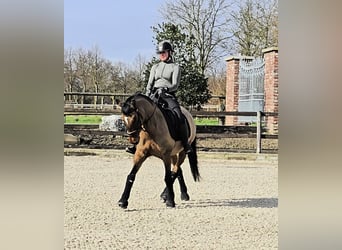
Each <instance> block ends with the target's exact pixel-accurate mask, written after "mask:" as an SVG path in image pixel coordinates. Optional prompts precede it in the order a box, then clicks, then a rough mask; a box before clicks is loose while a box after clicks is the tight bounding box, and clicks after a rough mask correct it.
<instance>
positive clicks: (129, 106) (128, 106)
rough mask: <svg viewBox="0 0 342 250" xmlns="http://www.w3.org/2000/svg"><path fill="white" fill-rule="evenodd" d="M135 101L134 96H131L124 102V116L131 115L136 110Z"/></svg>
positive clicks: (122, 109) (122, 108)
mask: <svg viewBox="0 0 342 250" xmlns="http://www.w3.org/2000/svg"><path fill="white" fill-rule="evenodd" d="M134 105H135V101H134V96H130V97H129V98H127V100H126V101H125V102H124V104H123V105H122V107H121V112H122V113H123V114H124V115H129V114H131V113H132V112H133V111H134V110H135V106H134Z"/></svg>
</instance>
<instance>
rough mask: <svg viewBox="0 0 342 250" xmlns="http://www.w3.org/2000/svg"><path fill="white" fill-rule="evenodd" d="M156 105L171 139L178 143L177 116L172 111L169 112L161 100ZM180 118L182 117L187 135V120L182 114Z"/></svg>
mask: <svg viewBox="0 0 342 250" xmlns="http://www.w3.org/2000/svg"><path fill="white" fill-rule="evenodd" d="M157 105H158V107H159V109H160V110H161V112H162V113H163V115H164V118H165V120H166V123H167V126H168V128H169V132H170V135H171V137H172V138H173V139H174V140H175V141H179V140H180V139H181V138H180V132H179V129H180V126H179V123H180V122H179V119H178V116H177V114H176V113H175V112H174V111H173V110H171V109H169V108H168V107H167V103H166V102H165V101H163V99H162V98H159V99H158V102H157ZM182 116H183V117H184V120H185V123H186V129H187V131H188V134H190V126H189V123H188V120H187V119H186V117H185V116H184V114H182Z"/></svg>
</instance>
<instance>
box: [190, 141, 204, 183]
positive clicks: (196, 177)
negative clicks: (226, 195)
mask: <svg viewBox="0 0 342 250" xmlns="http://www.w3.org/2000/svg"><path fill="white" fill-rule="evenodd" d="M196 140H197V138H196V137H195V139H194V141H193V142H192V143H191V148H192V152H191V153H188V159H189V164H190V168H191V173H192V176H193V177H194V180H195V181H199V180H200V178H201V176H200V174H199V171H198V162H197V149H196Z"/></svg>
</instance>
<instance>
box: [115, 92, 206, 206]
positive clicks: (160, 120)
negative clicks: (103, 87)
mask: <svg viewBox="0 0 342 250" xmlns="http://www.w3.org/2000/svg"><path fill="white" fill-rule="evenodd" d="M181 111H182V113H183V115H184V116H185V118H186V120H187V123H188V125H189V126H188V127H189V133H188V134H189V144H190V145H191V148H192V152H190V153H188V160H189V164H190V169H191V173H192V176H193V179H194V181H199V180H200V173H199V169H198V161H197V151H196V125H195V122H194V120H193V118H192V116H191V114H190V113H189V111H187V110H186V109H185V108H184V107H181ZM121 112H122V119H123V121H124V123H125V125H126V129H127V135H128V136H129V140H130V142H131V143H133V144H136V151H135V153H134V156H133V167H132V169H131V171H130V173H129V174H128V176H127V179H126V184H125V188H124V191H123V193H122V195H121V198H120V200H119V201H118V205H119V206H120V207H121V208H124V209H125V208H127V206H128V199H129V196H130V193H131V189H132V186H133V183H134V180H135V176H136V174H137V172H138V171H139V169H140V167H141V166H142V164H143V162H144V161H145V160H146V159H147V158H148V157H150V156H155V157H158V158H160V159H161V160H162V161H163V163H164V167H165V176H164V181H165V184H166V187H165V189H164V191H163V192H162V194H161V197H162V199H163V200H164V202H165V204H166V206H167V207H175V201H174V191H173V183H174V181H175V179H176V178H178V180H179V184H180V189H181V199H182V200H189V195H188V193H187V187H186V185H185V182H184V178H183V173H182V169H181V165H182V163H183V162H184V160H185V158H186V154H185V152H184V149H183V145H182V143H181V141H179V140H175V139H174V138H173V137H172V136H171V134H170V130H169V127H168V124H167V120H166V119H165V117H164V115H163V112H162V109H161V108H160V107H159V106H158V105H157V104H156V103H155V102H154V101H153V100H152V99H151V98H150V97H148V96H146V95H143V94H141V93H136V94H134V95H132V96H130V97H128V98H127V100H126V101H125V102H124V103H123V104H122V107H121Z"/></svg>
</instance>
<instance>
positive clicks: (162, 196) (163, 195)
mask: <svg viewBox="0 0 342 250" xmlns="http://www.w3.org/2000/svg"><path fill="white" fill-rule="evenodd" d="M160 198H161V199H162V200H163V202H166V200H167V195H166V194H161V195H160Z"/></svg>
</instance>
